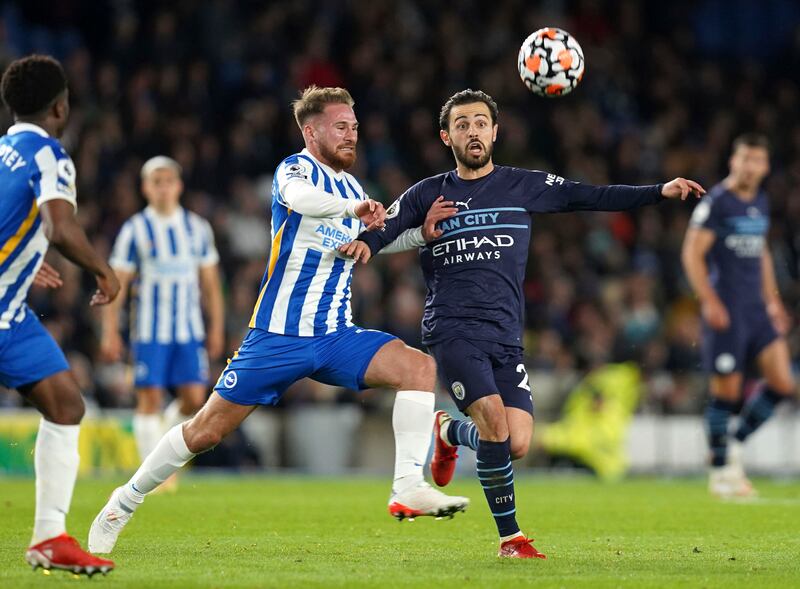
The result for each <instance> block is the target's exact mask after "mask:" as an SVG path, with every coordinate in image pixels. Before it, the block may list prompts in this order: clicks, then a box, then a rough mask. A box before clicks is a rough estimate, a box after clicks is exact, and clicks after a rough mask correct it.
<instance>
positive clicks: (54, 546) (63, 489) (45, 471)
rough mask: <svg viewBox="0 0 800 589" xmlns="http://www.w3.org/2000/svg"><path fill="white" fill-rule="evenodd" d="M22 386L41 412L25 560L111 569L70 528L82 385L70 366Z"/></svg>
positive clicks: (111, 565) (35, 564) (75, 568)
mask: <svg viewBox="0 0 800 589" xmlns="http://www.w3.org/2000/svg"><path fill="white" fill-rule="evenodd" d="M53 346H54V347H55V343H53ZM65 364H66V363H65ZM18 388H19V390H20V392H21V393H22V394H23V395H24V396H25V397H26V398H27V399H28V400H29V401H30V402H31V403H32V404H33V405H34V406H35V407H36V408H37V409H38V410H39V412H40V413H41V414H42V420H41V422H40V424H39V432H38V434H37V436H36V450H35V453H34V470H35V472H36V515H35V518H34V526H33V538H32V540H31V546H30V548H28V550H27V552H26V553H25V560H27V561H28V563H29V564H30V565H31V566H33V567H34V568H36V567H39V566H41V567H44V568H46V569H50V568H61V569H66V570H69V571H72V572H74V573H86V574H88V575H92V574H94V573H95V572H102V573H107V572H108V571H110V570H111V569H113V568H114V563H113V562H111V561H110V560H105V559H102V558H97V557H94V556H92V555H91V554H87V553H86V552H84V551H83V550H81V548H80V546H79V545H78V542H77V541H76V540H75V539H74V538H73V537H71V536H69V535H67V532H66V516H67V513H68V512H69V507H70V503H71V502H72V492H73V489H74V487H75V478H76V477H77V474H78V464H79V462H80V458H79V456H78V433H79V429H80V425H79V424H80V421H81V419H82V418H83V413H84V405H83V399H82V398H81V395H80V390H79V388H78V384H77V383H76V382H75V379H74V378H73V377H72V374H71V373H70V372H69V371H68V370H62V371H60V372H57V373H55V374H53V375H52V376H49V377H47V378H44V379H42V380H40V381H38V382H35V383H33V384H29V385H23V386H19V387H18Z"/></svg>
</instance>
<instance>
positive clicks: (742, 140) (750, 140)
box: [731, 133, 769, 153]
mask: <svg viewBox="0 0 800 589" xmlns="http://www.w3.org/2000/svg"><path fill="white" fill-rule="evenodd" d="M740 147H762V148H764V149H766V150H767V153H769V139H767V136H766V135H764V134H762V133H742V134H741V135H739V136H738V137H737V138H736V139H734V140H733V147H732V149H731V152H734V151H736V150H737V149H739V148H740Z"/></svg>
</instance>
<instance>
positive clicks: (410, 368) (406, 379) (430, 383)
mask: <svg viewBox="0 0 800 589" xmlns="http://www.w3.org/2000/svg"><path fill="white" fill-rule="evenodd" d="M400 364H401V365H402V366H403V369H402V371H400V372H399V373H398V378H397V382H396V383H394V386H395V388H397V389H398V390H417V391H432V390H433V389H434V387H435V386H436V361H435V360H434V359H433V358H431V357H430V356H428V354H425V353H423V352H420V351H419V350H415V349H413V348H406V350H405V354H404V358H403V360H402V362H401V363H400Z"/></svg>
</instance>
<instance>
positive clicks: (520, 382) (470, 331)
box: [341, 90, 704, 558]
mask: <svg viewBox="0 0 800 589" xmlns="http://www.w3.org/2000/svg"><path fill="white" fill-rule="evenodd" d="M497 114H498V113H497V105H496V104H495V103H494V101H493V100H492V99H491V97H489V96H488V95H487V94H485V93H484V92H479V91H473V90H465V91H463V92H459V93H457V94H455V95H454V96H452V97H451V98H450V99H449V100H448V101H447V102H446V103H445V105H444V107H443V108H442V111H441V115H440V120H439V124H440V128H441V133H440V134H441V139H442V141H443V142H444V144H445V145H447V146H448V147H450V148H452V150H453V155H454V156H455V160H456V169H455V170H453V171H451V172H447V173H445V174H440V175H438V176H433V177H431V178H427V179H425V180H422V181H421V182H419V183H417V184H415V185H414V186H412V187H411V188H409V189H408V190H407V191H406V192H405V193H404V194H403V195H402V196H401V197H400V198H398V199H397V200H396V201H395V202H394V204H392V206H391V207H389V209H388V210H387V217H386V218H387V221H386V226H385V230H383V231H374V232H366V233H362V234H361V235H360V236H359V237H358V240H357V241H355V242H353V243H351V244H348V245H345V246H343V247H342V248H341V249H342V251H343V253H345V254H346V255H350V256H353V257H354V259H356V260H360V261H367V260H368V259H369V258H370V257H371V256H372V255H373V254H375V253H377V252H379V251H380V250H381V248H383V247H384V246H385V245H386V244H388V243H389V242H391V241H392V240H393V239H394V238H395V237H396V236H397V235H398V234H399V233H400V232H402V231H404V230H405V229H407V228H408V227H415V226H417V225H420V224H421V223H422V222H423V221H424V219H425V218H426V215H427V213H428V211H429V209H430V207H431V205H432V204H433V203H435V202H437V201H441V200H442V199H443V200H444V201H446V202H449V203H451V204H452V205H453V207H452V213H453V216H452V217H450V218H449V219H446V220H444V221H442V222H441V223H439V225H438V229H439V231H441V234H440V235H439V237H438V238H437V239H436V240H434V241H431V242H430V243H428V244H427V245H426V246H425V247H423V248H422V249H421V253H420V258H421V259H420V261H421V264H422V269H423V273H424V275H425V281H426V284H427V288H428V294H427V299H426V304H425V314H424V317H423V320H422V333H423V343H425V344H426V345H427V346H428V347H429V349H430V351H431V353H432V354H433V356H434V357H435V358H436V361H437V364H438V367H439V375H440V377H441V379H442V381H443V382H444V383H445V384H446V386H447V388H448V390H449V392H450V394H451V396H452V397H453V399H454V400H455V403H456V405H457V406H458V408H459V409H460V410H461V411H462V412H463V413H465V414H467V415H469V417H471V418H472V421H471V422H469V421H461V420H453V419H452V418H451V417H450V416H449V415H447V414H446V413H444V412H439V413H438V414H437V416H436V421H435V422H434V431H435V434H436V436H435V438H436V451H435V454H434V459H433V461H432V463H431V472H432V474H433V477H434V480H435V481H436V482H437V484H439V485H445V484H447V483H449V482H450V479H451V478H452V476H453V470H454V467H455V458H456V456H457V455H456V450H455V448H456V446H459V445H463V446H468V447H470V448H472V449H473V450H475V451H476V452H477V458H478V478H479V479H480V482H481V485H482V486H483V489H484V492H485V495H486V499H487V502H488V503H489V506H490V509H491V511H492V514H493V515H494V518H495V521H496V523H497V527H498V531H499V534H500V550H499V553H498V554H499V555H500V556H503V557H513V558H532V557H538V558H544V555H542V554H541V553H539V552H538V551H537V550H536V549H535V548H534V547H533V545H532V544H531V540H530V539H529V538H526V537H525V536H524V535H523V534H522V532H521V531H520V528H519V526H518V525H517V521H516V517H515V514H516V507H515V496H514V475H513V469H512V466H511V460H512V459H516V458H520V457H522V456H524V455H525V454H526V453H527V451H528V446H529V445H530V440H531V436H532V433H533V399H532V396H531V389H530V386H529V385H528V374H527V372H526V370H525V364H524V363H523V358H522V352H523V349H522V330H523V308H524V307H523V304H524V295H523V290H522V283H523V280H524V276H525V265H526V262H527V258H528V244H529V241H530V234H531V213H554V212H560V211H580V210H601V211H617V210H625V209H631V208H634V207H638V206H642V205H646V204H652V203H657V202H660V201H661V200H663V199H664V198H686V197H687V196H688V195H689V194H690V193H696V194H698V195H699V194H701V193H703V192H704V191H703V188H702V187H701V186H700V185H698V184H697V183H695V182H692V181H691V180H684V179H683V178H676V179H675V180H673V181H672V182H669V183H667V184H659V185H655V186H642V187H634V186H589V185H586V184H579V183H577V182H571V181H569V180H565V179H564V178H562V177H561V176H558V175H556V174H548V173H545V172H538V171H530V170H522V169H519V168H512V167H506V166H496V165H494V163H493V162H492V150H493V145H494V142H495V140H496V139H497V131H498V126H497Z"/></svg>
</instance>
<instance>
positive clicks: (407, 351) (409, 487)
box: [364, 340, 469, 519]
mask: <svg viewBox="0 0 800 589" xmlns="http://www.w3.org/2000/svg"><path fill="white" fill-rule="evenodd" d="M364 382H365V384H366V385H367V386H369V387H387V388H393V389H396V390H397V396H396V397H395V402H394V410H393V412H392V428H393V429H394V439H395V465H394V480H393V482H392V496H391V498H390V500H389V512H390V513H391V514H392V515H393V516H395V517H397V518H398V519H403V518H406V517H408V518H413V517H416V516H421V515H432V516H436V517H442V516H446V515H453V514H454V513H456V512H458V511H463V510H464V509H465V508H466V507H467V505H468V504H469V499H467V498H465V497H449V496H447V495H445V494H444V493H441V492H439V491H437V490H436V489H434V488H432V487H431V486H430V485H428V484H427V483H426V482H425V478H424V476H423V472H422V469H423V465H424V464H425V460H426V459H427V457H428V450H429V449H430V443H431V426H432V425H433V406H434V401H435V397H434V394H433V389H434V385H435V382H436V363H435V362H434V360H433V358H431V357H430V356H428V355H427V354H423V353H422V352H420V351H419V350H415V349H414V348H410V347H408V346H406V345H405V344H403V343H402V342H401V341H400V340H393V341H390V342H389V343H386V344H384V345H383V346H382V347H381V348H380V349H379V350H378V352H377V353H376V354H375V355H374V356H373V357H372V359H371V360H370V362H369V366H368V367H367V370H366V373H365V375H364Z"/></svg>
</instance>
